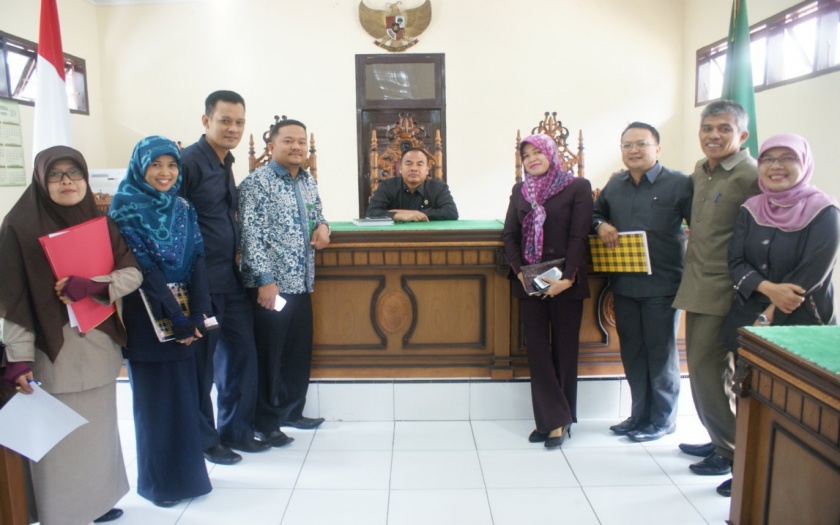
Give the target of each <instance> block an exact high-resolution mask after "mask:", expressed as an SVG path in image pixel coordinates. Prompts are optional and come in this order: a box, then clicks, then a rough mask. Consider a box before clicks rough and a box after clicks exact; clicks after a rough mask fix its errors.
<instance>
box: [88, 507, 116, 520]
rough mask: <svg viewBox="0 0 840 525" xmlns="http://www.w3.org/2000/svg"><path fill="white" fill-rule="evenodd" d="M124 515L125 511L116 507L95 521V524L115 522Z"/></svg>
mask: <svg viewBox="0 0 840 525" xmlns="http://www.w3.org/2000/svg"><path fill="white" fill-rule="evenodd" d="M122 515H123V510H122V509H118V508H116V507H114V508H113V509H111V510H109V511H108V512H106V513H105V514H103V515H101V516H99V517H98V518H96V519H95V520H93V522H94V523H107V522H109V521H114V520H115V519H117V518H119V517H120V516H122Z"/></svg>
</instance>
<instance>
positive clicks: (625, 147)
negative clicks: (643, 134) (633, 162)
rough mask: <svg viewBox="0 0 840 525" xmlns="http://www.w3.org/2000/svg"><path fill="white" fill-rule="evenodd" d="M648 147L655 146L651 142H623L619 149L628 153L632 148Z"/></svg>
mask: <svg viewBox="0 0 840 525" xmlns="http://www.w3.org/2000/svg"><path fill="white" fill-rule="evenodd" d="M648 146H656V144H654V143H652V142H625V143H623V144H622V145H621V149H623V150H624V151H630V150H631V149H633V148H636V149H644V148H647V147H648Z"/></svg>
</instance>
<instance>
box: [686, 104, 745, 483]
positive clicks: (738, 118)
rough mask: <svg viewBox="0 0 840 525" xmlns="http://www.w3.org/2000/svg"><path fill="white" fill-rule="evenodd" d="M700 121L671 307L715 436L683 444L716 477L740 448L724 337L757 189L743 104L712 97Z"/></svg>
mask: <svg viewBox="0 0 840 525" xmlns="http://www.w3.org/2000/svg"><path fill="white" fill-rule="evenodd" d="M701 119H702V120H701V124H700V133H699V135H700V147H701V149H702V150H703V153H704V154H705V155H706V158H704V159H701V160H700V161H699V162H698V163H697V165H696V167H695V169H694V173H693V174H692V175H691V179H692V181H693V182H694V200H693V202H692V207H691V233H690V235H689V243H688V249H687V251H686V255H685V271H684V272H683V278H682V283H681V284H680V289H679V291H678V292H677V297H676V299H675V300H674V307H675V308H680V309H682V310H685V311H686V312H687V314H686V350H687V355H688V372H689V375H690V376H691V393H692V395H693V396H694V405H695V407H696V408H697V415H698V416H699V417H700V421H701V422H702V423H703V426H705V427H706V430H707V431H708V432H709V435H710V436H711V438H712V443H709V444H705V445H687V444H681V445H680V449H681V450H682V451H683V452H685V453H687V454H692V455H696V456H705V458H704V459H703V461H700V462H698V463H694V464H692V465H691V466H690V467H689V468H690V469H691V470H692V471H693V472H694V473H695V474H700V475H704V476H714V475H722V474H728V473H729V472H731V470H732V459H733V457H734V450H735V394H733V392H732V376H733V375H734V373H735V365H734V358H733V355H732V354H731V353H730V352H729V351H728V350H727V349H726V347H725V346H724V345H723V343H721V341H720V338H719V336H720V330H721V327H722V326H723V320H724V318H725V317H726V314H727V313H728V312H729V308H730V307H731V306H732V299H733V293H734V292H733V289H732V279H731V278H730V276H729V265H728V263H727V246H728V245H729V239H730V238H731V237H732V230H733V228H734V227H735V219H736V218H737V216H738V211H739V210H740V208H741V204H743V202H744V201H745V200H747V199H748V198H749V197H752V196H753V195H756V194H757V193H758V192H759V189H758V168H757V167H756V162H755V159H753V158H752V157H751V156H750V153H749V151H748V150H747V149H741V145H742V144H743V143H744V141H746V140H747V136H748V135H749V133H748V132H747V124H748V122H749V120H748V119H749V117H748V116H747V114H746V112H745V111H744V108H742V107H741V106H740V105H738V104H736V103H735V102H732V101H731V100H720V101H717V102H712V103H711V104H709V105H708V106H706V108H705V109H704V110H703V113H702V116H701ZM731 481H732V480H728V481H726V482H724V483H723V484H722V485H721V486H720V487H718V492H719V493H720V494H722V495H726V496H728V495H729V491H730V490H731V489H730V487H731Z"/></svg>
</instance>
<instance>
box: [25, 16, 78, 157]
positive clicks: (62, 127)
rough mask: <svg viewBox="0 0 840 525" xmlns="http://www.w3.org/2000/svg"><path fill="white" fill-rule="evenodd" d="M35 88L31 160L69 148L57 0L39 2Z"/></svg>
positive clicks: (68, 124) (67, 107)
mask: <svg viewBox="0 0 840 525" xmlns="http://www.w3.org/2000/svg"><path fill="white" fill-rule="evenodd" d="M35 67H36V73H37V76H38V86H37V90H36V95H35V124H34V131H33V139H32V157H33V158H34V157H35V155H37V154H38V153H40V152H41V151H43V150H45V149H47V148H49V147H52V146H70V145H71V133H70V107H69V105H68V104H67V86H66V83H65V78H64V52H63V50H62V47H61V29H60V27H59V23H58V8H57V6H56V0H41V25H40V31H39V34H38V59H37V62H36V66H35Z"/></svg>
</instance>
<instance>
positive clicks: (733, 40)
mask: <svg viewBox="0 0 840 525" xmlns="http://www.w3.org/2000/svg"><path fill="white" fill-rule="evenodd" d="M721 97H722V98H725V99H729V100H734V101H735V102H737V103H738V104H741V105H742V106H743V107H744V109H745V110H746V111H747V115H749V117H750V125H749V128H748V129H749V132H750V136H749V138H747V142H746V143H745V145H746V146H747V147H748V148H749V149H750V153H751V154H752V156H753V157H755V156H756V155H758V134H757V133H756V125H755V89H754V88H753V78H752V60H751V59H750V23H749V22H748V21H747V0H732V18H731V19H730V21H729V38H728V39H727V41H726V68H725V69H724V70H723V92H722V94H721Z"/></svg>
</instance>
